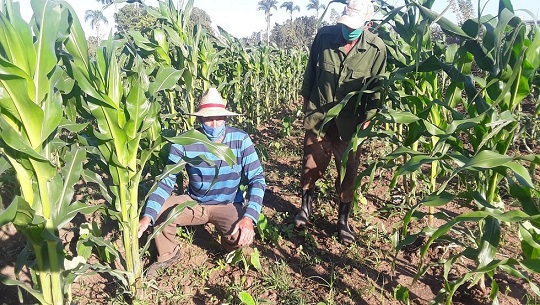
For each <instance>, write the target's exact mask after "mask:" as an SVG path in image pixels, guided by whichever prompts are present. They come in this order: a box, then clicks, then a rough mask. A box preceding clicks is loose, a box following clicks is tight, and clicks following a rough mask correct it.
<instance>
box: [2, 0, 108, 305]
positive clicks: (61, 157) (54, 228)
mask: <svg viewBox="0 0 540 305" xmlns="http://www.w3.org/2000/svg"><path fill="white" fill-rule="evenodd" d="M31 5H32V9H33V11H34V15H33V23H34V27H31V26H30V25H29V24H27V23H26V22H25V21H24V20H23V19H22V17H21V15H20V12H19V7H18V3H12V2H11V1H10V0H8V1H2V3H1V5H0V8H1V10H0V33H1V34H0V130H1V132H0V139H1V141H0V151H1V152H2V154H3V155H4V157H5V158H6V159H7V160H8V161H9V163H10V164H11V166H12V167H13V169H14V170H15V173H16V177H17V180H18V183H19V185H20V189H21V191H20V193H21V196H16V197H15V199H14V200H13V201H12V203H11V204H10V205H9V206H8V208H7V209H6V210H2V211H0V225H2V224H5V223H8V222H12V223H13V224H14V225H15V227H16V228H17V230H18V231H20V232H21V233H22V234H23V235H24V236H25V237H26V238H27V241H28V249H29V250H30V252H32V253H33V254H34V255H35V262H32V260H31V259H30V257H29V256H28V253H26V252H25V251H23V253H21V257H20V260H21V261H22V262H24V265H27V266H28V267H29V268H30V270H31V272H32V273H33V274H34V275H35V276H34V278H35V283H34V284H35V287H34V288H31V287H28V286H27V285H26V284H24V283H23V282H20V281H18V280H13V279H7V278H2V281H3V282H4V283H5V284H8V285H18V286H19V287H21V288H24V289H25V290H27V291H28V292H29V293H31V294H32V295H33V296H34V297H35V298H36V299H37V300H38V301H39V302H41V303H42V304H64V302H65V296H66V295H67V294H68V292H69V285H70V283H71V282H72V281H73V280H74V278H73V277H72V278H71V280H68V279H67V276H68V275H69V273H72V274H75V273H77V268H78V267H79V266H80V264H78V263H75V264H74V265H73V264H70V263H69V262H68V260H67V258H66V256H65V254H64V251H63V247H62V242H61V240H60V238H59V235H58V230H59V229H61V228H63V227H64V226H65V224H66V223H67V222H69V221H70V220H71V219H72V218H73V217H74V216H75V215H76V214H77V213H79V212H81V213H89V212H92V211H93V210H96V209H97V208H98V207H97V206H95V207H89V206H86V205H85V204H83V203H81V202H72V199H73V194H74V190H73V185H74V184H75V183H76V182H78V180H79V179H80V177H81V172H82V164H83V161H84V160H85V155H86V154H85V152H84V150H82V149H81V148H78V147H76V146H72V147H71V149H70V148H69V147H68V146H67V143H65V142H63V141H62V140H60V137H59V136H60V133H61V131H62V129H66V130H68V131H70V130H72V128H78V129H80V127H79V126H78V125H77V124H74V123H71V122H69V121H68V120H67V119H66V118H64V116H63V104H62V96H61V93H69V91H70V90H71V88H70V86H69V82H68V83H64V79H66V78H67V75H66V73H65V70H63V68H62V66H61V64H60V62H59V61H60V60H59V58H60V56H59V55H58V54H57V53H56V51H57V48H56V47H57V46H56V43H57V41H62V39H63V38H64V37H65V36H64V35H65V34H66V33H67V32H68V31H69V28H68V22H67V20H68V19H67V18H68V14H73V13H72V12H67V11H66V10H65V7H64V6H63V5H65V3H63V2H54V1H37V0H32V1H31ZM73 130H74V129H73ZM81 263H82V264H84V261H81ZM17 269H18V271H20V269H19V268H17ZM17 276H18V274H17ZM21 302H22V300H21Z"/></svg>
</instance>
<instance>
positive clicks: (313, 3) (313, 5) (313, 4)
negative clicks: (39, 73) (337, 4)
mask: <svg viewBox="0 0 540 305" xmlns="http://www.w3.org/2000/svg"><path fill="white" fill-rule="evenodd" d="M325 8H326V5H324V4H322V3H320V2H319V0H309V4H308V5H307V9H308V11H309V10H315V13H316V15H317V19H319V10H324V9H325Z"/></svg>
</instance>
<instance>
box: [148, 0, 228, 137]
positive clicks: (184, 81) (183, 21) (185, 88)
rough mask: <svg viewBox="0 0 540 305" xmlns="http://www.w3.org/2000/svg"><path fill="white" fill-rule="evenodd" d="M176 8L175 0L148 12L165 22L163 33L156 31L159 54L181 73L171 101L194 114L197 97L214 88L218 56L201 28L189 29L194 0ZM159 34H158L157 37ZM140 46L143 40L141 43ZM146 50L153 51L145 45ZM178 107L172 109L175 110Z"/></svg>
mask: <svg viewBox="0 0 540 305" xmlns="http://www.w3.org/2000/svg"><path fill="white" fill-rule="evenodd" d="M178 5H179V7H178V8H176V7H175V6H174V3H173V1H172V0H169V1H167V2H165V1H163V2H162V1H160V2H159V9H154V8H151V7H146V10H147V11H148V13H149V14H150V15H152V16H154V17H156V18H157V19H158V20H160V21H161V22H162V24H161V28H162V29H163V30H153V32H154V37H155V41H156V42H158V44H155V46H156V50H158V51H159V53H158V52H156V53H158V54H160V58H164V59H166V61H167V64H168V65H170V66H171V67H174V68H176V69H179V70H181V71H182V77H181V78H180V81H179V84H178V87H177V88H175V89H174V92H171V96H170V98H169V100H170V101H171V102H172V101H176V102H180V105H178V106H180V107H178V108H180V109H181V113H193V112H194V111H195V102H196V99H197V96H199V95H200V94H201V93H202V92H204V91H205V90H206V89H208V88H209V87H210V85H211V82H210V79H211V74H212V73H213V72H214V71H215V69H216V68H217V61H216V59H217V56H218V53H217V52H215V50H214V48H213V45H212V43H211V42H210V38H209V35H207V33H206V32H205V30H204V29H202V28H201V27H199V26H195V28H194V29H190V28H188V22H189V18H190V16H191V11H192V9H193V0H189V1H188V2H187V3H186V5H185V6H184V4H183V1H181V2H180V3H179V4H178ZM156 33H159V35H156ZM138 43H139V45H142V44H144V41H138ZM146 48H152V47H151V46H150V44H146ZM175 106H176V105H175ZM175 106H171V107H170V108H171V109H174V107H175ZM194 122H195V121H194V117H189V118H188V120H187V126H185V127H186V128H191V127H193V124H194Z"/></svg>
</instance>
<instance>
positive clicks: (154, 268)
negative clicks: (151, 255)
mask: <svg viewBox="0 0 540 305" xmlns="http://www.w3.org/2000/svg"><path fill="white" fill-rule="evenodd" d="M179 259H180V250H178V251H177V252H176V254H175V255H174V256H173V257H171V258H169V259H168V260H166V261H163V262H155V263H153V264H152V265H150V267H148V270H147V271H146V277H149V278H152V277H155V276H156V275H158V274H161V273H163V271H164V270H165V269H167V268H168V267H170V266H172V264H174V263H175V262H176V261H177V260H179Z"/></svg>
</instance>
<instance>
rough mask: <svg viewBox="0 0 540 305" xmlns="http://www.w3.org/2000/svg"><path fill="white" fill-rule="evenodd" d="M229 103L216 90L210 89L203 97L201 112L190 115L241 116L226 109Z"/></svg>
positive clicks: (200, 105)
mask: <svg viewBox="0 0 540 305" xmlns="http://www.w3.org/2000/svg"><path fill="white" fill-rule="evenodd" d="M226 105H227V102H226V101H225V100H224V99H223V98H222V97H221V95H220V94H219V92H218V91H217V89H216V88H210V89H208V90H206V92H204V94H203V95H202V96H201V99H200V103H199V110H197V111H196V112H194V113H190V115H194V116H200V117H212V116H235V115H241V114H238V113H235V112H232V111H229V110H227V109H225V106H226Z"/></svg>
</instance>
